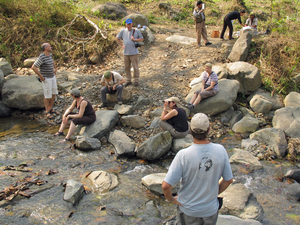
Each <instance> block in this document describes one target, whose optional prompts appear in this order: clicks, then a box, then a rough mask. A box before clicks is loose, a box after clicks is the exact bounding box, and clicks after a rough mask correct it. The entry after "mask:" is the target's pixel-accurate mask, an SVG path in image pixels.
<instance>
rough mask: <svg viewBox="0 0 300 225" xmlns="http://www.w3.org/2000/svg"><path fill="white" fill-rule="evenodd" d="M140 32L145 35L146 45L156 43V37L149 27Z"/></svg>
mask: <svg viewBox="0 0 300 225" xmlns="http://www.w3.org/2000/svg"><path fill="white" fill-rule="evenodd" d="M140 31H141V33H142V35H143V38H144V42H145V43H153V42H154V41H155V36H154V35H153V33H152V31H151V30H150V28H149V27H146V28H143V29H141V30H140Z"/></svg>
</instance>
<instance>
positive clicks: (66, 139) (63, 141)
mask: <svg viewBox="0 0 300 225" xmlns="http://www.w3.org/2000/svg"><path fill="white" fill-rule="evenodd" d="M67 141H70V139H68V138H64V139H63V140H61V141H60V142H59V143H61V144H63V143H66V142H67Z"/></svg>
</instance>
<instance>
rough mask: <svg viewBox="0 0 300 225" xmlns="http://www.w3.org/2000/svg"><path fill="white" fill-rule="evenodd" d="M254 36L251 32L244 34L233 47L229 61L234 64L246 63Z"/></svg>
mask: <svg viewBox="0 0 300 225" xmlns="http://www.w3.org/2000/svg"><path fill="white" fill-rule="evenodd" d="M251 39H252V35H251V34H250V33H249V32H246V33H244V34H242V35H241V36H240V37H239V38H238V39H237V41H236V42H235V44H234V45H233V47H232V50H231V52H230V54H229V56H228V59H229V60H230V61H232V62H237V61H246V59H247V56H248V52H249V48H250V43H251Z"/></svg>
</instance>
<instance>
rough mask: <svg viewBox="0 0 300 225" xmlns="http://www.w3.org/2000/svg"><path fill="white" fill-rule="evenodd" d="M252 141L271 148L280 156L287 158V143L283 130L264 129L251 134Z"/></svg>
mask: <svg viewBox="0 0 300 225" xmlns="http://www.w3.org/2000/svg"><path fill="white" fill-rule="evenodd" d="M250 139H252V140H257V141H258V142H259V143H262V144H264V145H267V146H269V147H270V148H271V149H272V150H273V151H274V152H275V153H276V154H277V155H278V156H281V157H284V156H285V153H286V149H287V141H286V138H285V134H284V132H283V131H282V130H281V129H278V128H264V129H261V130H259V131H256V132H255V133H253V134H251V135H250Z"/></svg>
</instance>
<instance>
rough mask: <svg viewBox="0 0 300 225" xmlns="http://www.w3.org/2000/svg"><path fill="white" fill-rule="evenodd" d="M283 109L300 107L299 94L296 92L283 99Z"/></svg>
mask: <svg viewBox="0 0 300 225" xmlns="http://www.w3.org/2000/svg"><path fill="white" fill-rule="evenodd" d="M284 106H285V107H298V106H300V94H299V93H297V92H294V91H293V92H291V93H289V94H288V95H287V96H286V97H285V99H284Z"/></svg>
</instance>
